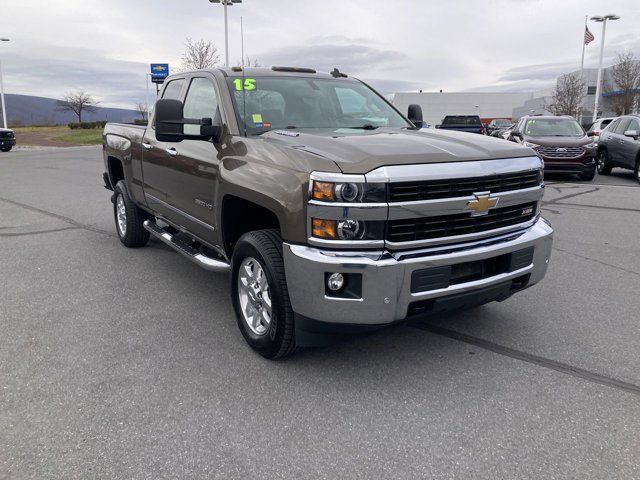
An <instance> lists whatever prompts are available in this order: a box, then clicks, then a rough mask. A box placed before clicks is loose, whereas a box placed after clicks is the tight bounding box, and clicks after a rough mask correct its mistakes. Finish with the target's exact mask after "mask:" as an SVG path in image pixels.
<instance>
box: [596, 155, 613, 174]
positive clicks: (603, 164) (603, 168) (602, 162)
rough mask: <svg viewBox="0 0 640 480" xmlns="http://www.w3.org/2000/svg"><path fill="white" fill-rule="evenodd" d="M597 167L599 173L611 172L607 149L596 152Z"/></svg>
mask: <svg viewBox="0 0 640 480" xmlns="http://www.w3.org/2000/svg"><path fill="white" fill-rule="evenodd" d="M597 169H598V173H599V174H600V175H609V174H610V173H611V165H609V162H608V161H607V151H606V150H600V151H599V152H598V161H597Z"/></svg>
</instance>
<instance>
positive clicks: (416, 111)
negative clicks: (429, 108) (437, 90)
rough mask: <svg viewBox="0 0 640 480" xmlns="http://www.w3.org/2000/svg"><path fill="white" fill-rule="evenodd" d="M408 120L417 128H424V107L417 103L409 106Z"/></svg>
mask: <svg viewBox="0 0 640 480" xmlns="http://www.w3.org/2000/svg"><path fill="white" fill-rule="evenodd" d="M407 118H409V121H410V122H411V123H413V124H414V125H415V126H416V128H422V107H421V106H420V105H417V104H415V103H412V104H411V105H409V113H408V114H407Z"/></svg>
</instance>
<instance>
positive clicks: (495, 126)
mask: <svg viewBox="0 0 640 480" xmlns="http://www.w3.org/2000/svg"><path fill="white" fill-rule="evenodd" d="M512 124H513V122H512V121H511V120H509V119H507V118H494V119H493V120H491V121H490V122H489V123H488V124H487V128H486V131H487V135H491V136H495V135H493V133H494V132H497V131H498V130H506V129H507V128H509V127H510V126H511V125H512Z"/></svg>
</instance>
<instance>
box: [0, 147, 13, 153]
mask: <svg viewBox="0 0 640 480" xmlns="http://www.w3.org/2000/svg"><path fill="white" fill-rule="evenodd" d="M10 151H11V147H0V152H10Z"/></svg>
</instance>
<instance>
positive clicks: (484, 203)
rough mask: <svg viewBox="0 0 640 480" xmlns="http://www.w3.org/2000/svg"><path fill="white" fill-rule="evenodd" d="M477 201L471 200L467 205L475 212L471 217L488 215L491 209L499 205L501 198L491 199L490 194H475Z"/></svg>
mask: <svg viewBox="0 0 640 480" xmlns="http://www.w3.org/2000/svg"><path fill="white" fill-rule="evenodd" d="M473 196H474V197H476V199H475V200H471V201H470V202H469V203H467V208H468V209H470V210H473V213H472V214H471V215H473V216H477V215H486V214H487V213H488V212H489V209H490V208H493V207H495V206H496V205H497V204H498V200H499V198H497V197H496V198H491V194H490V193H474V194H473Z"/></svg>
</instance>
